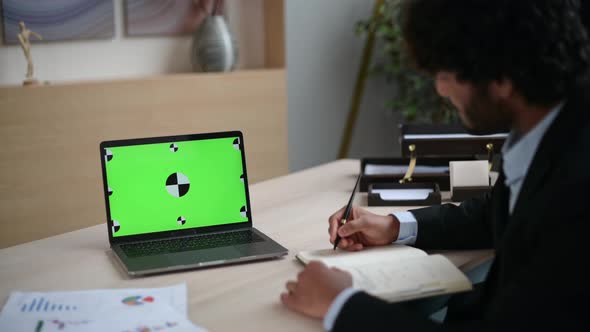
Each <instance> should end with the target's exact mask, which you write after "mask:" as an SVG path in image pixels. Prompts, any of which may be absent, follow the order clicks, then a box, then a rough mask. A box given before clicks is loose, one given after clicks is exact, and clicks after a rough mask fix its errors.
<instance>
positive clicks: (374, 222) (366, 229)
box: [328, 180, 400, 251]
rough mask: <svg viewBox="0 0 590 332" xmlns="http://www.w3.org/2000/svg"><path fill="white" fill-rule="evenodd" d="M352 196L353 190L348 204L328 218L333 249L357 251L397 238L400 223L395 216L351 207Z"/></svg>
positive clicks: (385, 243)
mask: <svg viewBox="0 0 590 332" xmlns="http://www.w3.org/2000/svg"><path fill="white" fill-rule="evenodd" d="M357 183H358V180H357ZM355 189H356V185H355ZM353 198H354V191H353V194H352V195H351V199H350V201H349V204H348V205H347V206H346V207H343V208H342V209H340V210H338V211H337V212H336V213H334V214H333V215H332V216H330V219H329V220H328V222H329V224H330V228H329V233H330V242H332V243H333V244H334V249H336V247H338V246H339V247H340V248H341V249H345V250H348V251H357V250H362V249H363V248H364V247H369V246H380V245H389V244H391V243H393V242H394V241H396V240H397V237H398V234H399V225H400V224H399V221H398V220H397V218H396V217H394V216H393V215H385V216H383V215H378V214H374V213H372V212H369V211H367V210H365V209H363V208H360V207H352V201H353ZM344 220H346V222H343V221H344Z"/></svg>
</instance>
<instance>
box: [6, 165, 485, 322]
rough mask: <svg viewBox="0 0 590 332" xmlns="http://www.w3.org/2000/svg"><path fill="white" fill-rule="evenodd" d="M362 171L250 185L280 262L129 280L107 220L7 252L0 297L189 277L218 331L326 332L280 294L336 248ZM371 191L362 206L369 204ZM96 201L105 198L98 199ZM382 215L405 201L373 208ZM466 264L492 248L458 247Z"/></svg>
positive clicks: (198, 312) (332, 168)
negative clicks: (335, 228)
mask: <svg viewBox="0 0 590 332" xmlns="http://www.w3.org/2000/svg"><path fill="white" fill-rule="evenodd" d="M358 170H359V162H358V161H357V160H341V161H336V162H333V163H329V164H326V165H323V166H319V167H316V168H312V169H308V170H305V171H302V172H298V173H294V174H291V175H288V176H283V177H279V178H275V179H272V180H269V181H265V182H261V183H257V184H256V185H253V186H252V187H251V188H250V193H251V202H252V212H253V223H254V226H256V227H257V228H259V229H260V230H262V231H263V232H265V233H266V234H267V235H269V236H271V237H272V238H273V239H275V240H277V241H278V242H279V243H281V244H282V245H284V246H285V247H287V248H288V249H289V250H290V253H289V255H288V256H287V257H286V258H284V259H280V260H273V261H264V262H256V263H250V264H241V265H234V266H227V267H219V268H212V269H203V270H192V271H186V272H178V273H170V274H166V275H158V276H152V277H145V278H138V279H129V278H127V277H126V275H125V274H124V273H123V272H122V270H121V269H120V268H119V266H118V265H117V263H116V262H115V261H114V258H113V257H112V256H111V253H110V251H109V243H108V235H107V229H106V226H105V225H104V224H102V225H97V226H93V227H89V228H85V229H82V230H78V231H74V232H70V233H66V234H62V235H58V236H54V237H51V238H47V239H43V240H38V241H34V242H30V243H26V244H21V245H18V246H14V247H10V248H6V249H1V250H0V301H1V303H4V301H5V300H6V299H7V298H8V295H9V293H10V291H12V290H22V291H49V290H82V289H92V288H136V287H162V286H168V285H172V284H176V283H181V282H186V283H187V286H188V306H189V308H188V312H189V318H190V319H191V320H192V321H193V322H194V323H195V324H197V325H201V326H203V327H205V328H207V329H209V330H210V331H214V332H216V331H235V330H237V329H240V330H242V331H321V330H322V326H321V322H320V321H319V320H315V319H310V318H306V317H304V316H301V315H299V314H296V313H293V312H291V311H289V310H287V309H286V308H284V307H283V306H282V305H281V303H280V301H279V294H280V293H281V291H282V290H283V288H284V284H285V282H286V281H287V280H288V279H290V278H294V277H295V276H296V274H297V272H298V271H300V270H301V268H302V267H301V265H300V264H298V263H297V262H296V261H295V259H294V255H295V253H297V252H298V251H301V250H308V249H317V248H323V247H326V248H328V247H330V244H329V243H328V232H327V229H328V223H327V220H328V216H329V215H330V214H331V213H333V212H334V211H335V210H337V209H338V208H340V207H342V206H343V205H344V204H346V202H347V200H348V197H349V195H350V192H349V191H350V190H351V188H352V187H353V185H354V181H355V177H356V174H357V172H358ZM366 200H367V198H366V195H357V196H356V204H357V205H361V206H363V205H364V206H366ZM96 204H99V205H102V204H104V203H103V202H102V201H97V202H96ZM370 210H372V211H374V212H377V213H389V212H391V211H394V210H403V208H399V207H392V208H390V207H387V208H386V207H378V208H370ZM447 255H448V257H450V258H451V260H453V262H454V263H455V264H456V265H458V266H466V265H472V264H476V263H477V262H480V261H482V259H486V258H488V257H490V252H489V251H474V252H462V253H457V252H451V253H447Z"/></svg>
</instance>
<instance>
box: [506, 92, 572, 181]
mask: <svg viewBox="0 0 590 332" xmlns="http://www.w3.org/2000/svg"><path fill="white" fill-rule="evenodd" d="M564 104H565V101H562V102H560V103H559V104H558V105H557V106H555V107H554V108H553V109H552V110H551V111H550V112H549V113H548V114H547V115H546V116H545V117H544V118H543V120H541V121H540V122H539V123H538V124H537V125H536V126H535V127H534V128H533V129H531V130H529V132H527V133H526V134H525V135H524V136H519V135H517V134H516V133H515V132H514V130H513V131H511V132H510V134H509V135H508V137H507V138H506V141H505V142H504V145H503V146H502V156H503V159H504V161H503V164H502V169H503V170H504V176H505V179H506V180H505V184H506V185H507V186H510V185H511V184H513V183H514V182H517V181H519V180H521V179H522V178H523V177H524V176H525V175H526V173H527V171H528V169H529V166H530V164H531V162H532V161H533V157H534V156H535V153H536V152H537V148H538V147H539V144H540V143H541V139H542V138H543V136H544V135H545V132H546V131H547V129H549V126H551V124H552V123H553V121H554V120H555V118H556V117H557V115H558V114H559V112H560V111H561V109H562V107H563V105H564Z"/></svg>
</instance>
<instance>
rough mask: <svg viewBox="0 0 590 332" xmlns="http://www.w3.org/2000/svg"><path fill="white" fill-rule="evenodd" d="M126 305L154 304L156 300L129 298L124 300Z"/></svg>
mask: <svg viewBox="0 0 590 332" xmlns="http://www.w3.org/2000/svg"><path fill="white" fill-rule="evenodd" d="M121 302H123V303H124V304H126V305H131V306H134V305H142V304H144V303H152V302H154V298H153V297H151V296H128V297H126V298H124V299H123V301H121Z"/></svg>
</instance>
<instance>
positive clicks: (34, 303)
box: [20, 297, 78, 312]
mask: <svg viewBox="0 0 590 332" xmlns="http://www.w3.org/2000/svg"><path fill="white" fill-rule="evenodd" d="M76 310H78V307H77V306H76V305H71V304H63V303H54V302H51V301H48V300H47V299H46V298H44V297H35V298H33V299H31V300H30V301H28V302H26V303H23V304H22V305H21V309H20V311H21V312H59V311H76Z"/></svg>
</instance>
